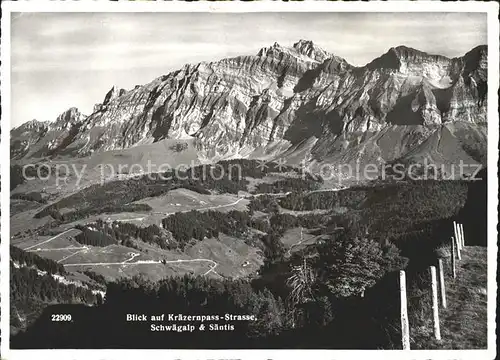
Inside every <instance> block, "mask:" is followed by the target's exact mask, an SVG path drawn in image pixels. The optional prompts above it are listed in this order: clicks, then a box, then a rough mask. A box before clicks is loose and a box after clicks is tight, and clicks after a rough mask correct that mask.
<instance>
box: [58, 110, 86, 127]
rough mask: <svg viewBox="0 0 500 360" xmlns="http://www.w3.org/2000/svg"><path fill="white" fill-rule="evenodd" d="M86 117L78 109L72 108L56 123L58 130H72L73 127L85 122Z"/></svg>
mask: <svg viewBox="0 0 500 360" xmlns="http://www.w3.org/2000/svg"><path fill="white" fill-rule="evenodd" d="M85 118H86V116H85V115H83V114H82V113H81V112H80V111H79V110H78V109H77V108H76V107H71V108H69V109H68V110H66V111H65V112H63V113H62V114H60V115H59V116H58V117H57V119H56V121H55V123H54V128H56V129H70V128H71V127H72V126H73V125H75V124H78V123H81V122H82V121H83V120H85Z"/></svg>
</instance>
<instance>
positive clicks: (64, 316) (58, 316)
mask: <svg viewBox="0 0 500 360" xmlns="http://www.w3.org/2000/svg"><path fill="white" fill-rule="evenodd" d="M51 320H52V321H71V314H52V318H51Z"/></svg>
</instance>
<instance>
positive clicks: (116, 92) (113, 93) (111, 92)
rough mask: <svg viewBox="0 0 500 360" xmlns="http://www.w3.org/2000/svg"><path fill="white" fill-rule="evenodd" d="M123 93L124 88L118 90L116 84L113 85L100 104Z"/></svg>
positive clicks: (108, 101) (104, 103) (106, 102)
mask: <svg viewBox="0 0 500 360" xmlns="http://www.w3.org/2000/svg"><path fill="white" fill-rule="evenodd" d="M124 93H125V89H120V90H118V88H117V87H116V85H113V87H112V88H111V90H109V91H108V93H107V94H106V96H105V97H104V101H103V102H102V105H107V104H109V103H110V102H111V101H113V100H115V99H116V98H118V97H120V96H122V95H123V94H124Z"/></svg>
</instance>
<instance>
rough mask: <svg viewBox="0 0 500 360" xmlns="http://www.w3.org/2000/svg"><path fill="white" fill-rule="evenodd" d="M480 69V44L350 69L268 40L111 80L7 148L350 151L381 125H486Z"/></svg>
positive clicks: (20, 133) (28, 128)
mask: <svg viewBox="0 0 500 360" xmlns="http://www.w3.org/2000/svg"><path fill="white" fill-rule="evenodd" d="M486 74H487V49H486V46H480V47H477V48H475V49H472V50H471V51H470V52H468V53H467V54H465V55H464V56H463V57H459V58H454V59H449V58H446V57H444V56H439V55H429V54H426V53H424V52H421V51H418V50H415V49H411V48H408V47H404V46H399V47H396V48H391V49H390V50H389V51H388V52H387V53H386V54H384V55H382V56H380V57H379V58H377V59H375V60H373V61H372V62H370V63H369V64H367V65H366V66H363V67H355V66H352V65H350V64H348V63H347V62H346V61H345V60H344V59H342V58H340V57H337V56H334V55H333V54H330V53H328V52H326V51H324V50H323V49H321V48H319V47H318V46H316V45H315V44H314V43H312V42H311V41H305V40H300V41H298V42H297V43H295V44H294V45H293V46H292V47H284V46H281V45H279V44H277V43H275V44H274V45H272V46H270V47H265V48H262V49H261V50H260V51H258V52H257V54H256V55H250V56H239V57H235V58H230V59H224V60H220V61H216V62H202V63H199V64H194V65H185V66H184V67H183V68H182V69H180V70H177V71H174V72H172V73H170V74H167V75H164V76H161V77H159V78H157V79H155V80H153V81H152V82H150V83H148V84H146V85H143V86H136V87H135V88H134V89H132V90H129V91H126V90H123V89H121V90H118V89H117V88H116V87H113V88H112V89H111V90H110V91H109V92H108V93H107V94H106V96H105V97H104V101H103V103H102V104H97V105H96V106H95V107H94V111H93V113H92V114H90V115H89V116H88V117H84V116H83V115H81V114H79V113H78V111H77V110H76V109H70V110H69V112H66V113H64V114H62V115H61V116H60V117H59V118H58V119H57V121H56V122H55V123H50V124H45V123H44V124H42V125H40V124H36V125H35V124H28V123H27V124H24V125H22V126H21V127H20V128H18V129H14V130H13V131H12V133H11V135H12V143H11V145H13V148H15V150H13V151H11V155H12V156H13V157H14V158H19V157H30V156H43V155H65V154H68V155H73V156H74V155H78V156H84V155H89V154H91V153H92V152H96V151H106V150H112V149H124V148H129V147H132V146H136V145H140V144H148V143H152V142H156V141H159V140H162V139H167V138H174V139H182V138H195V139H196V140H197V141H196V143H197V144H198V150H199V156H200V158H202V159H205V160H207V161H213V160H217V159H220V158H224V157H242V156H251V155H252V154H253V153H255V152H256V151H258V152H259V153H260V154H265V153H266V152H267V153H269V154H271V153H272V152H273V151H276V149H279V151H285V150H287V149H288V150H290V149H295V148H297V147H298V146H300V144H302V143H304V142H308V143H310V144H314V145H313V146H312V147H311V148H310V154H309V156H310V158H316V159H317V160H318V159H322V158H328V157H329V156H334V157H337V156H340V155H342V154H344V155H346V154H350V155H349V156H351V157H352V156H354V157H356V155H353V154H355V153H356V151H357V150H356V149H358V147H359V146H360V144H361V143H362V142H363V141H366V139H367V138H369V137H370V136H371V135H373V134H378V133H380V132H382V131H387V129H389V128H391V129H392V128H394V127H396V128H401V129H403V128H405V127H412V126H413V127H415V126H417V127H423V128H426V129H433V128H435V127H436V126H443V124H447V123H452V122H460V121H463V122H468V123H474V124H479V123H484V122H485V121H486V106H487V104H486V88H487V83H486V80H487V79H486ZM418 133H419V135H418V136H416V137H415V138H414V139H412V140H411V141H409V140H405V141H406V142H407V145H405V146H401V151H398V152H390V151H381V154H380V156H379V157H380V158H381V160H383V161H386V160H391V159H389V158H391V157H398V156H401V155H403V152H404V151H407V150H408V149H409V148H410V147H411V146H416V145H417V144H419V143H421V142H422V141H423V139H424V138H425V136H424V135H422V134H427V133H429V131H426V130H425V129H424V130H422V131H419V132H418ZM360 134H364V140H363V139H362V138H361V137H360ZM308 139H309V140H311V139H312V140H311V141H312V142H311V141H308ZM26 144H32V145H33V144H38V145H37V146H34V147H33V149H32V150H26V149H25V148H26ZM14 145H15V146H14ZM22 149H25V150H22ZM386 153H387V154H388V153H391V154H392V155H387V154H386ZM342 156H343V155H342ZM346 156H347V155H346ZM388 157H389V158H388Z"/></svg>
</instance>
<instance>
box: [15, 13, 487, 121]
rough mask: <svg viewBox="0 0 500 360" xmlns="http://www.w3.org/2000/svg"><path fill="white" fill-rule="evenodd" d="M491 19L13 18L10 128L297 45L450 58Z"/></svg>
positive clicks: (362, 56)
mask: <svg viewBox="0 0 500 360" xmlns="http://www.w3.org/2000/svg"><path fill="white" fill-rule="evenodd" d="M486 29H487V25H486V15H485V14H466V13H449V14H443V13H442V14H432V13H420V14H419V13H394V14H391V13H302V14H300V13H248V14H244V13H239V14H223V13H219V14H213V13H212V14H210V13H14V14H12V39H11V47H12V48H11V56H12V57H11V65H12V122H11V126H18V125H20V124H21V123H23V122H26V121H28V120H31V119H38V120H55V118H56V117H57V115H58V114H60V113H61V112H63V111H64V110H66V109H67V108H69V107H71V106H76V107H78V108H79V109H80V111H82V112H83V113H84V114H90V112H91V111H92V108H93V105H94V104H95V103H98V102H102V101H103V99H104V96H105V94H106V92H107V91H108V90H109V89H110V88H111V87H112V86H113V85H117V86H118V87H122V88H125V89H130V88H132V87H133V86H135V85H136V84H144V83H147V82H149V81H151V80H153V79H154V78H156V77H158V76H161V75H163V74H166V73H168V72H170V71H172V70H176V69H178V68H180V67H182V65H184V64H185V63H196V62H199V61H202V60H207V61H213V60H218V59H220V58H224V57H230V56H235V55H242V54H256V53H257V52H258V50H259V49H260V48H261V47H263V46H269V45H272V44H273V43H274V42H278V43H280V44H281V45H284V46H291V45H292V44H293V43H294V42H296V41H298V40H299V39H306V40H313V41H314V42H315V43H316V44H317V45H318V46H320V47H322V48H324V49H325V50H327V51H329V52H332V53H334V54H335V55H338V56H341V57H344V58H345V59H346V60H347V61H348V62H350V63H351V64H353V65H364V64H366V63H367V62H369V61H371V60H372V59H373V58H375V57H377V56H379V55H381V54H383V53H384V52H386V51H387V50H388V49H389V48H390V47H393V46H397V45H403V44H404V45H407V46H410V47H414V48H416V49H419V50H422V51H426V52H429V53H437V54H441V55H446V56H448V57H455V56H461V55H463V54H464V53H466V52H467V51H468V50H470V49H471V48H473V47H474V46H477V45H480V44H486V42H487V39H486Z"/></svg>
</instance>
